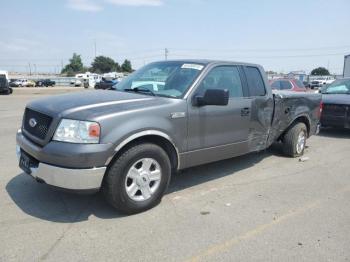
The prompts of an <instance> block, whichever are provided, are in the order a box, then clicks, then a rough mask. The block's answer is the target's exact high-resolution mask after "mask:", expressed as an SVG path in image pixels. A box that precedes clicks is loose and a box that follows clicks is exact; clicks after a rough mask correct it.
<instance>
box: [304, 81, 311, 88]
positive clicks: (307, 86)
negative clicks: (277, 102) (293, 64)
mask: <svg viewBox="0 0 350 262" xmlns="http://www.w3.org/2000/svg"><path fill="white" fill-rule="evenodd" d="M303 84H304V86H305V88H311V85H310V83H309V82H308V81H303Z"/></svg>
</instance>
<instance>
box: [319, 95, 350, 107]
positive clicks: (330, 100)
mask: <svg viewBox="0 0 350 262" xmlns="http://www.w3.org/2000/svg"><path fill="white" fill-rule="evenodd" d="M322 101H323V103H324V104H338V105H350V94H349V95H348V94H323V95H322Z"/></svg>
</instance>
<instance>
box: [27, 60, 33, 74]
mask: <svg viewBox="0 0 350 262" xmlns="http://www.w3.org/2000/svg"><path fill="white" fill-rule="evenodd" d="M28 64H29V75H30V76H31V75H32V67H31V65H30V62H29V63H28Z"/></svg>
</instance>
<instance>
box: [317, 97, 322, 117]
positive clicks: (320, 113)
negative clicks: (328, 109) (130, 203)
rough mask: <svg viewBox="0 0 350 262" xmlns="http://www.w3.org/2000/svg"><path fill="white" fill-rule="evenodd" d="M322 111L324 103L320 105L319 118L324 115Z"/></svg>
mask: <svg viewBox="0 0 350 262" xmlns="http://www.w3.org/2000/svg"><path fill="white" fill-rule="evenodd" d="M322 110H323V102H322V101H321V103H320V110H319V113H318V116H319V117H321V115H322Z"/></svg>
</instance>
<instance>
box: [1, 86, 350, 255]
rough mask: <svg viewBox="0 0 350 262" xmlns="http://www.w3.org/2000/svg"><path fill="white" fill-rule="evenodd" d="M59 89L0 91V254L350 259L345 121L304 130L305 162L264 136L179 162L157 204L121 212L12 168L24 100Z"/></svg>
mask: <svg viewBox="0 0 350 262" xmlns="http://www.w3.org/2000/svg"><path fill="white" fill-rule="evenodd" d="M67 90H68V89H60V88H57V89H46V90H45V89H32V90H31V89H28V90H26V91H24V92H22V91H17V90H15V93H14V94H13V95H11V96H0V131H1V135H0V166H1V168H0V170H1V171H0V261H41V260H43V261H58V260H59V261H78V260H79V261H349V260H350V130H322V132H321V133H320V135H319V136H314V137H312V138H310V139H309V140H308V141H307V145H308V147H307V149H306V153H305V156H307V157H308V159H307V161H305V162H301V161H299V159H298V158H296V159H291V158H286V157H284V156H283V155H281V153H280V148H279V145H274V146H273V147H272V148H270V149H269V150H266V151H264V152H260V153H254V154H250V155H247V156H242V157H238V158H234V159H229V160H225V161H221V162H216V163H213V164H208V165H204V166H199V167H196V168H191V169H188V170H185V171H183V172H181V173H179V174H177V175H175V176H174V177H173V178H172V182H171V184H170V188H169V190H168V193H167V194H166V196H165V197H164V198H163V201H162V202H161V204H160V205H159V206H157V207H155V208H154V209H152V210H149V211H147V212H144V213H142V214H138V215H133V216H123V215H121V214H119V213H117V212H116V211H115V210H113V209H112V208H111V207H110V206H109V205H108V204H107V203H106V202H105V201H104V199H103V197H102V196H101V195H100V194H95V195H75V194H69V193H65V192H62V191H57V190H54V189H52V188H50V187H48V186H47V185H43V184H38V183H37V182H35V181H34V180H33V179H32V178H31V177H29V176H28V175H26V174H23V173H22V172H21V170H20V169H19V168H18V163H17V158H16V154H15V144H16V142H15V133H16V130H17V129H18V128H19V126H20V123H21V118H22V114H23V110H24V107H25V103H26V102H28V101H30V100H32V99H35V98H38V97H43V96H45V95H54V94H56V93H62V92H66V91H67ZM69 90H71V89H69Z"/></svg>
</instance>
